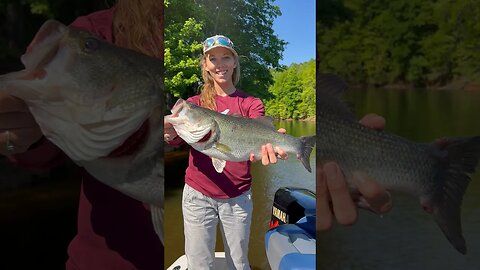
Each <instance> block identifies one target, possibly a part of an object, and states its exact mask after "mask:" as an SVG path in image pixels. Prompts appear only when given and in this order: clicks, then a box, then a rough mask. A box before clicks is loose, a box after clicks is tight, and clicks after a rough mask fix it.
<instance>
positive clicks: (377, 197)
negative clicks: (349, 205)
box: [353, 172, 392, 214]
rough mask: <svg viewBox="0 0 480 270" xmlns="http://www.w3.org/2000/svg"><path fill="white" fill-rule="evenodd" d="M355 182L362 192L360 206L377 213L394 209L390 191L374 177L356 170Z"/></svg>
mask: <svg viewBox="0 0 480 270" xmlns="http://www.w3.org/2000/svg"><path fill="white" fill-rule="evenodd" d="M353 182H354V184H355V186H356V187H357V189H358V191H359V192H360V194H361V197H360V200H359V206H361V207H363V208H366V209H369V210H371V211H373V212H375V213H377V214H384V213H387V212H389V211H390V210H391V209H392V197H391V195H390V193H389V192H388V191H387V190H386V189H385V188H384V187H383V186H382V185H380V184H379V183H378V182H376V181H375V180H374V179H373V178H372V177H370V176H368V175H367V174H365V173H362V172H355V173H354V174H353Z"/></svg>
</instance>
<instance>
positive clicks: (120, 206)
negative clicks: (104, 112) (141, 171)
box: [0, 0, 163, 270]
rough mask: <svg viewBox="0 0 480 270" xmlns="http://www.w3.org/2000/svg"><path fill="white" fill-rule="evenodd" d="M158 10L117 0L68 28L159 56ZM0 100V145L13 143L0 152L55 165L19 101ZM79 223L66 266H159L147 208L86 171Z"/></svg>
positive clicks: (137, 0)
mask: <svg viewBox="0 0 480 270" xmlns="http://www.w3.org/2000/svg"><path fill="white" fill-rule="evenodd" d="M162 13H163V6H162V2H161V1H157V0H118V2H117V3H116V5H115V6H114V7H112V8H110V9H106V10H101V11H97V12H94V13H92V14H89V15H87V16H81V17H79V18H77V19H76V20H75V21H74V22H73V23H72V24H71V26H74V27H78V28H81V29H83V30H86V31H89V32H92V33H95V34H97V35H98V36H100V37H101V38H104V39H105V40H107V41H108V42H111V43H114V44H116V45H118V46H121V47H126V48H130V49H133V50H136V51H139V52H142V53H144V54H147V55H150V56H153V57H163V48H162V44H163V32H162V31H163V25H162ZM0 104H1V106H0V108H1V109H0V145H2V146H8V145H9V146H14V147H1V149H0V153H1V154H3V155H7V156H9V158H10V159H11V160H12V161H13V162H15V163H17V164H18V165H20V166H23V167H29V168H48V167H53V166H55V165H57V164H59V163H61V162H62V161H63V160H64V159H65V158H66V157H65V155H64V154H63V153H62V152H61V150H60V149H59V148H57V147H56V146H54V145H53V144H51V143H50V142H49V141H47V140H46V139H44V138H43V137H42V134H41V131H40V129H39V127H38V125H37V124H36V123H35V121H34V119H33V116H32V115H31V114H30V112H29V110H28V108H27V107H26V105H25V103H23V101H21V100H19V99H17V98H14V97H11V96H6V95H1V94H0ZM127 144H128V141H127ZM120 152H121V151H120ZM77 226H78V228H77V229H78V231H77V235H76V236H75V237H74V239H73V240H72V241H71V243H70V245H69V247H68V255H69V258H68V261H67V263H66V268H67V269H82V270H83V269H88V270H90V269H162V268H163V246H162V244H161V242H160V240H159V238H158V237H157V235H156V234H155V232H154V230H153V225H152V221H151V215H150V212H149V210H148V208H146V207H145V206H144V205H143V204H142V203H140V202H138V201H136V200H134V199H131V198H130V197H127V196H125V195H123V194H122V193H120V192H118V191H116V190H114V189H112V188H110V187H108V186H106V185H104V184H102V183H100V182H99V181H98V180H96V179H94V178H93V177H92V176H90V175H89V174H88V173H86V172H85V171H82V187H81V191H80V201H79V209H78V222H77Z"/></svg>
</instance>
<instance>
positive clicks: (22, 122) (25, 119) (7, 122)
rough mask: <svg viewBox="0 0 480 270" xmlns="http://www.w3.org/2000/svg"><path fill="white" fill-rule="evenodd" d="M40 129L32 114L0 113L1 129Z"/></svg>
mask: <svg viewBox="0 0 480 270" xmlns="http://www.w3.org/2000/svg"><path fill="white" fill-rule="evenodd" d="M32 127H38V125H37V122H35V119H34V118H33V115H32V114H31V113H30V112H5V113H0V129H21V128H32Z"/></svg>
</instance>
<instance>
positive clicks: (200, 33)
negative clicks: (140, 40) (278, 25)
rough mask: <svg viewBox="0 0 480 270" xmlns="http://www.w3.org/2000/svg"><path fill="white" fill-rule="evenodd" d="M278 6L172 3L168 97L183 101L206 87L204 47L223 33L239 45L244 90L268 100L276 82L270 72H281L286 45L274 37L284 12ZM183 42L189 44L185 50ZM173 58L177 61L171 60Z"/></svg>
mask: <svg viewBox="0 0 480 270" xmlns="http://www.w3.org/2000/svg"><path fill="white" fill-rule="evenodd" d="M272 3H273V1H272V0H268V1H265V0H216V1H213V0H196V1H193V0H187V1H181V0H168V1H167V2H166V11H165V22H166V23H165V25H166V28H165V47H166V55H165V56H166V61H165V65H166V66H165V67H166V68H165V69H166V70H167V73H166V78H165V81H166V91H167V93H169V94H171V95H174V96H182V97H185V96H190V95H192V94H194V91H196V90H197V89H198V86H199V83H200V82H201V81H200V78H201V76H200V68H199V66H198V59H199V57H200V55H201V46H200V42H202V41H203V39H205V38H206V37H209V36H213V35H216V34H223V35H226V36H228V37H230V38H231V39H232V40H233V42H234V43H235V48H236V50H237V52H238V53H239V55H240V67H241V73H242V76H241V80H240V83H239V85H238V87H239V88H241V89H243V90H245V91H247V92H249V93H251V94H253V95H256V96H258V97H260V98H267V97H268V95H269V92H268V86H269V85H270V84H271V83H272V82H273V78H272V75H271V73H270V69H271V68H278V67H280V64H279V60H280V58H281V55H282V52H283V50H284V47H285V44H286V43H285V42H284V41H282V40H280V39H279V38H278V37H277V36H276V35H275V34H274V33H273V29H272V25H273V20H274V19H275V18H276V17H277V16H279V15H280V14H281V13H280V10H279V8H278V7H277V6H275V5H273V4H272ZM186 40H188V42H187V41H186ZM179 42H184V44H182V45H181V46H180V45H178V44H179ZM167 53H168V54H167ZM182 54H183V56H182ZM170 55H171V56H170ZM167 56H168V57H171V58H170V59H168V60H167ZM188 59H190V60H188ZM167 61H168V63H167ZM182 61H183V62H182ZM180 62H181V63H180ZM172 67H173V68H172ZM171 68H172V69H171ZM169 69H170V70H171V72H170V71H169ZM194 69H196V73H195V72H194ZM195 80H196V81H195Z"/></svg>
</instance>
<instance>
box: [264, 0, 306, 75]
mask: <svg viewBox="0 0 480 270" xmlns="http://www.w3.org/2000/svg"><path fill="white" fill-rule="evenodd" d="M273 4H274V5H277V6H279V7H280V11H281V12H282V15H281V16H279V17H277V18H276V19H275V21H274V22H273V29H274V31H275V34H276V35H277V36H278V37H279V38H280V39H282V40H284V41H286V42H288V44H287V46H286V47H285V51H284V52H283V59H282V60H280V64H282V65H287V66H289V65H290V64H292V63H297V64H299V63H303V62H306V61H308V60H310V59H315V0H276V1H275V2H274V3H273Z"/></svg>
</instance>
